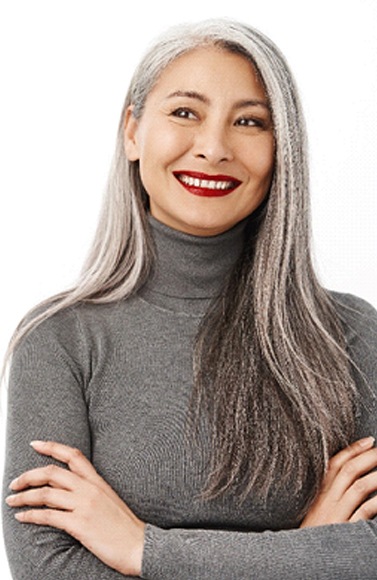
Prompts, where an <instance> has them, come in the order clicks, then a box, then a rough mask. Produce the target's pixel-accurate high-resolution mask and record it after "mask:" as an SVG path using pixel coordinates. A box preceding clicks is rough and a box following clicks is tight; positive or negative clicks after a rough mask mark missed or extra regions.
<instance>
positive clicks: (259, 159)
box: [244, 140, 275, 180]
mask: <svg viewBox="0 0 377 580" xmlns="http://www.w3.org/2000/svg"><path fill="white" fill-rule="evenodd" d="M245 153H246V151H245V152H244V159H245V165H246V166H247V167H248V168H249V171H250V174H251V175H253V176H254V177H255V178H257V179H258V178H259V179H263V180H270V179H271V177H272V173H273V169H274V164H275V146H274V143H273V141H272V140H271V141H270V140H269V141H267V142H265V143H261V144H260V145H256V146H255V147H253V148H252V149H250V150H249V155H245Z"/></svg>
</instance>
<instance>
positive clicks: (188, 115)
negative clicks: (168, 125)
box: [171, 107, 196, 120]
mask: <svg viewBox="0 0 377 580" xmlns="http://www.w3.org/2000/svg"><path fill="white" fill-rule="evenodd" d="M171 115H172V116H173V117H178V118H179V119H190V120H191V119H196V115H195V113H193V111H191V110H190V109H186V108H184V107H179V109H175V110H174V111H172V113H171Z"/></svg>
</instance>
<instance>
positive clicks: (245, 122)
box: [235, 117, 264, 127]
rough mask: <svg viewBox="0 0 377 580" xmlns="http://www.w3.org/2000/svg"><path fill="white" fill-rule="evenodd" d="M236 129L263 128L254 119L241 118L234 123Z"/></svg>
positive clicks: (257, 120)
mask: <svg viewBox="0 0 377 580" xmlns="http://www.w3.org/2000/svg"><path fill="white" fill-rule="evenodd" d="M235 124H236V125H237V126H238V127H263V126H264V123H263V121H261V120H260V119H255V118H254V117H241V119H238V120H237V121H236V123H235Z"/></svg>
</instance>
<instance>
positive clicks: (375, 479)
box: [300, 437, 377, 528]
mask: <svg viewBox="0 0 377 580" xmlns="http://www.w3.org/2000/svg"><path fill="white" fill-rule="evenodd" d="M373 445H374V438H373V437H366V438H364V439H360V440H358V441H356V442H355V443H352V445H350V446H349V447H346V448H345V449H342V451H339V453H337V454H336V455H334V457H332V458H331V459H330V461H329V465H328V469H327V472H326V475H325V478H324V480H323V484H322V487H321V489H320V491H319V494H318V495H317V497H316V499H315V500H314V502H313V503H312V505H311V506H310V508H309V511H308V513H307V514H306V516H305V518H304V519H303V521H302V523H301V525H300V528H307V527H313V526H323V525H328V524H339V523H344V522H357V521H358V520H368V519H371V518H373V517H374V516H375V515H376V514H377V497H370V495H371V494H372V493H373V492H377V472H375V471H372V470H374V469H375V468H377V447H373Z"/></svg>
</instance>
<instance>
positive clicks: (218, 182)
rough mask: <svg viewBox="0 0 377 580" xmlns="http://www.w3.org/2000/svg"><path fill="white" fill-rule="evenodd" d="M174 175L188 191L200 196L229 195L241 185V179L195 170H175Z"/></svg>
mask: <svg viewBox="0 0 377 580" xmlns="http://www.w3.org/2000/svg"><path fill="white" fill-rule="evenodd" d="M174 177H175V178H176V179H177V180H178V181H179V182H180V183H181V185H183V187H184V188H185V189H186V190H187V191H188V192H189V193H192V194H193V195H199V196H202V197H222V196H224V195H229V194H230V193H232V192H233V191H234V190H235V189H236V188H237V187H238V186H239V185H241V181H239V180H238V179H234V177H231V176H229V175H207V174H205V173H198V172H196V171H195V172H194V171H185V172H180V171H176V172H174Z"/></svg>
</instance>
